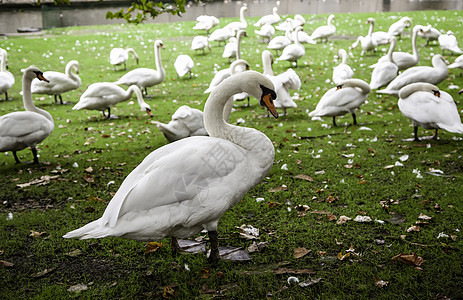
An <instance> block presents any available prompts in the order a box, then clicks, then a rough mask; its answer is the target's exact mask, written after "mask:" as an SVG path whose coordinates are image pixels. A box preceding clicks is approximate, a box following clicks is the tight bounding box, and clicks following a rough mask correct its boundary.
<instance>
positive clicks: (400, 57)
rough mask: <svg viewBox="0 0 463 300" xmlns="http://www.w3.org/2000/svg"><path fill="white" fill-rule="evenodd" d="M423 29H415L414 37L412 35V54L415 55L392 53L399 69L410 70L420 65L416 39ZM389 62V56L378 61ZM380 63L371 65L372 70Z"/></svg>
mask: <svg viewBox="0 0 463 300" xmlns="http://www.w3.org/2000/svg"><path fill="white" fill-rule="evenodd" d="M421 30H422V29H421V28H420V27H417V26H415V27H413V35H412V52H413V54H410V53H408V52H393V53H392V60H393V61H394V63H395V64H396V65H397V67H399V70H405V69H408V68H411V67H413V66H415V65H416V64H418V62H419V61H420V53H419V52H418V47H416V39H417V37H418V32H420V31H421ZM387 60H389V58H388V57H387V55H385V56H383V57H381V58H380V59H378V63H380V62H384V61H387ZM378 63H376V64H374V65H371V66H370V68H374V67H375V66H376V65H377V64H378Z"/></svg>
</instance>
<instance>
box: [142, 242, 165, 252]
mask: <svg viewBox="0 0 463 300" xmlns="http://www.w3.org/2000/svg"><path fill="white" fill-rule="evenodd" d="M161 247H162V243H158V242H149V243H147V244H146V247H145V254H148V253H151V252H156V251H157V250H158V249H159V248H161Z"/></svg>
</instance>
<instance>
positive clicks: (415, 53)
mask: <svg viewBox="0 0 463 300" xmlns="http://www.w3.org/2000/svg"><path fill="white" fill-rule="evenodd" d="M418 31H419V30H418V29H415V30H413V35H412V52H413V56H415V58H416V60H419V59H420V53H419V52H418V48H417V47H416V38H417V37H418Z"/></svg>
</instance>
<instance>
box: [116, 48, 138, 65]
mask: <svg viewBox="0 0 463 300" xmlns="http://www.w3.org/2000/svg"><path fill="white" fill-rule="evenodd" d="M129 53H132V55H133V58H135V61H136V62H137V65H138V55H137V53H136V52H135V50H133V48H127V49H124V48H113V49H111V52H109V63H110V64H112V65H113V67H114V70H115V69H116V66H120V65H122V64H123V65H124V70H126V69H127V65H126V63H127V60H128V59H129Z"/></svg>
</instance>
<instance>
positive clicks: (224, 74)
mask: <svg viewBox="0 0 463 300" xmlns="http://www.w3.org/2000/svg"><path fill="white" fill-rule="evenodd" d="M238 66H243V67H244V69H245V70H249V64H248V62H247V61H245V60H244V59H237V60H235V61H234V62H232V63H231V65H230V68H226V69H222V70H220V71H218V72H217V73H215V75H214V78H212V80H211V83H210V84H209V87H208V88H207V89H206V90H205V91H204V93H205V94H207V93H210V92H212V91H213V90H215V89H216V88H217V86H218V85H219V84H220V83H221V82H222V81H224V80H225V79H226V78H228V77H230V75H233V74H235V72H236V73H237V70H236V69H237V67H238Z"/></svg>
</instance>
